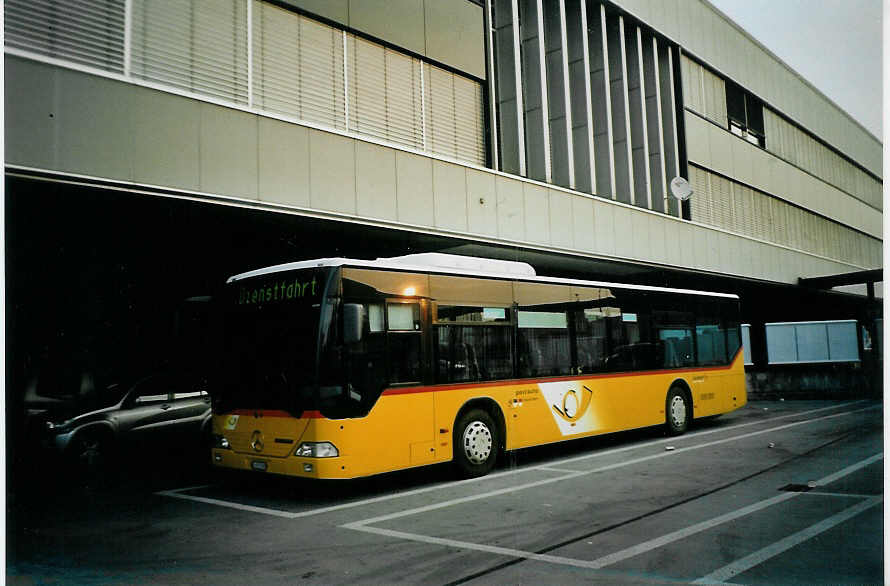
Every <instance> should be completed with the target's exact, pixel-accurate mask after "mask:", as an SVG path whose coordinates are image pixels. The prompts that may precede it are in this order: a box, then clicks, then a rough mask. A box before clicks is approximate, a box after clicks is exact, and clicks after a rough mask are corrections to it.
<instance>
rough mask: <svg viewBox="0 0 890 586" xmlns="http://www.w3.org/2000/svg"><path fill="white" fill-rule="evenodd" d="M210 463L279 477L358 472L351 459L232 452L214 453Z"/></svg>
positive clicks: (344, 475) (352, 474)
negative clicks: (266, 455)
mask: <svg viewBox="0 0 890 586" xmlns="http://www.w3.org/2000/svg"><path fill="white" fill-rule="evenodd" d="M210 459H211V463H212V464H213V466H214V467H216V468H227V469H232V470H249V471H252V472H256V473H261V474H278V475H282V476H296V477H300V478H354V477H355V476H357V474H356V471H355V470H352V467H351V466H350V460H351V458H349V457H345V456H338V457H334V458H300V457H296V456H289V457H286V458H270V457H263V456H261V455H258V454H241V453H237V452H234V451H232V450H225V449H217V448H214V449H213V450H211V456H210Z"/></svg>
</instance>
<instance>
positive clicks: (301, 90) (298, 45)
mask: <svg viewBox="0 0 890 586" xmlns="http://www.w3.org/2000/svg"><path fill="white" fill-rule="evenodd" d="M344 86H345V78H344V70H343V32H342V31H338V30H337V29H335V28H333V27H330V26H327V25H324V24H321V23H320V22H316V21H314V20H312V19H310V18H306V17H304V16H301V15H298V14H295V13H293V12H289V11H287V10H284V9H281V8H278V7H276V6H272V5H270V4H266V3H264V2H254V5H253V105H254V106H256V107H257V108H259V109H261V110H266V111H268V112H273V113H277V114H284V115H287V116H293V117H294V118H299V119H301V120H306V121H309V122H315V123H317V124H323V125H326V126H332V127H334V128H338V129H345V128H346V113H345V108H346V106H345V91H344Z"/></svg>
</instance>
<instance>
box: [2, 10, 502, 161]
mask: <svg viewBox="0 0 890 586" xmlns="http://www.w3.org/2000/svg"><path fill="white" fill-rule="evenodd" d="M126 7H129V9H130V11H131V12H130V14H129V19H128V18H127V16H128V15H127V14H125V10H126ZM5 14H6V28H5V35H6V37H5V38H6V41H5V42H6V46H7V47H14V48H16V49H21V50H24V51H28V52H30V53H36V54H39V55H44V56H47V57H52V58H56V59H60V60H65V61H69V62H71V63H76V64H79V65H86V66H89V67H92V68H95V69H100V70H106V71H111V72H115V73H122V74H124V75H128V76H130V77H132V78H134V79H140V80H144V81H146V82H149V83H151V84H157V85H160V86H167V87H171V88H177V89H180V90H184V91H186V92H189V93H192V94H196V95H200V96H207V97H210V98H213V99H214V100H219V101H222V102H224V103H229V104H235V105H241V106H249V107H251V108H256V109H257V110H259V111H262V112H268V113H270V114H278V115H282V116H287V117H289V118H294V119H298V120H303V121H307V122H311V123H315V124H318V125H320V126H325V127H328V128H334V129H338V130H346V131H349V132H354V133H357V134H360V135H365V136H368V137H373V138H377V139H381V140H385V141H388V142H391V143H394V144H397V145H402V146H405V147H409V148H412V149H416V150H420V151H427V152H431V153H435V154H440V155H443V156H447V157H451V158H455V159H458V160H462V161H467V162H470V163H475V164H479V165H484V164H485V162H486V146H485V133H484V119H483V114H482V113H483V91H482V86H481V84H479V83H478V82H477V81H475V80H472V79H469V78H466V77H463V76H461V75H459V74H455V73H452V72H450V71H446V70H444V69H441V68H439V67H436V66H433V65H431V64H429V63H425V62H424V61H423V60H421V59H417V58H414V57H410V56H408V55H405V54H404V53H400V52H399V51H396V50H393V49H390V48H388V47H384V46H382V45H380V44H377V43H374V42H372V41H368V40H365V39H363V38H359V37H356V36H355V35H352V34H350V33H346V32H344V31H343V30H340V29H337V28H334V27H331V26H328V25H325V24H322V23H320V22H317V21H315V20H312V19H311V18H308V17H306V16H303V15H300V14H296V13H294V12H291V11H289V10H286V9H284V8H281V7H278V6H274V5H272V4H268V3H266V2H262V1H260V0H131V2H126V1H125V0H94V1H92V2H90V1H87V0H70V1H68V2H61V1H59V0H29V1H26V0H8V1H7V3H6V12H5ZM249 20H250V21H251V30H250V31H248V21H249ZM127 22H129V23H130V29H129V31H127V30H126V23H127ZM126 38H129V46H128V47H127V46H125V39H126ZM249 39H251V40H250V41H249ZM248 42H250V43H251V46H250V47H248Z"/></svg>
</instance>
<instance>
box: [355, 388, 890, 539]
mask: <svg viewBox="0 0 890 586" xmlns="http://www.w3.org/2000/svg"><path fill="white" fill-rule="evenodd" d="M879 408H883V405H874V406H870V407H865V408H863V409H857V410H855V411H844V412H843V413H835V414H832V415H825V416H823V417H817V418H815V419H807V420H804V421H795V422H793V423H786V424H785V425H779V426H777V427H770V428H768V429H761V430H759V431H752V432H750V433H745V434H741V435H736V436H732V437H728V438H723V439H719V440H714V441H710V442H705V443H703V444H699V445H696V446H687V447H684V448H678V449H676V450H674V451H673V452H658V453H655V454H651V455H649V456H641V457H639V458H633V459H630V460H622V461H621V462H616V463H615V464H608V465H606V466H600V467H599V468H594V469H592V470H585V471H583V472H576V473H572V474H567V475H565V476H559V477H556V478H547V479H544V480H537V481H535V482H528V483H526V484H518V485H516V486H511V487H507V488H501V489H497V490H492V491H489V492H483V493H478V494H474V495H469V496H465V497H460V498H456V499H452V500H448V501H441V502H438V503H434V504H430V505H425V506H422V507H417V508H414V509H407V510H405V511H400V512H398V513H391V514H389V515H381V516H379V517H373V518H370V519H364V520H362V521H355V522H353V523H348V524H346V525H342V526H343V527H348V528H350V529H355V528H356V527H359V526H363V525H373V524H375V523H380V522H383V521H391V520H393V519H398V518H401V517H408V516H411V515H416V514H418V513H425V512H428V511H432V510H436V509H442V508H446V507H450V506H453V505H458V504H463V503H467V502H472V501H477V500H481V499H486V498H491V497H493V496H499V495H502V494H509V493H511V492H518V491H521V490H526V489H528V488H536V487H538V486H544V485H547V484H553V483H555V482H562V481H563V480H569V479H571V478H578V477H580V476H588V475H591V474H596V473H598V472H605V471H607V470H615V469H617V468H624V467H626V466H632V465H634V464H640V463H642V462H649V461H651V460H657V459H659V458H676V457H677V456H678V455H679V454H683V453H686V452H691V451H694V450H700V449H702V448H709V447H712V446H716V445H720V444H725V443H728V442H735V441H739V440H743V439H747V438H750V437H755V436H758V435H763V434H765V433H772V432H776V431H781V430H783V429H790V428H792V427H797V426H800V425H806V424H809V423H815V422H817V421H826V420H828V419H834V418H836V417H843V416H845V415H851V414H853V413H859V412H861V411H868V410H872V409H879ZM622 450H623V448H622ZM613 452H614V450H613ZM575 460H577V458H576V459H575Z"/></svg>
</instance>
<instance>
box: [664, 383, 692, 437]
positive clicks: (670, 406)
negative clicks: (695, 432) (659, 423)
mask: <svg viewBox="0 0 890 586" xmlns="http://www.w3.org/2000/svg"><path fill="white" fill-rule="evenodd" d="M664 412H665V420H666V421H665V423H666V425H667V430H668V433H669V434H670V435H681V434H683V433H685V432H686V429H687V428H688V427H689V422H690V420H691V419H692V404H691V402H690V401H689V396H688V395H687V394H686V391H685V390H684V389H683V388H682V387H680V386H677V385H675V386H672V387H671V388H670V390H669V391H668V394H667V399H666V401H665V409H664Z"/></svg>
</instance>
